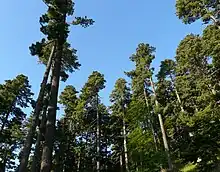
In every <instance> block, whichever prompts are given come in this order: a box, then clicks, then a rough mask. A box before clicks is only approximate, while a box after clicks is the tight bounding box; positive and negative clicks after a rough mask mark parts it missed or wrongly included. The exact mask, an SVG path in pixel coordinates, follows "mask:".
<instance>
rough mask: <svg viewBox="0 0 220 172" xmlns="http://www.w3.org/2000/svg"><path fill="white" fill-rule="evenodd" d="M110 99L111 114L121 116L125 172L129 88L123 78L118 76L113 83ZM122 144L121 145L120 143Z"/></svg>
mask: <svg viewBox="0 0 220 172" xmlns="http://www.w3.org/2000/svg"><path fill="white" fill-rule="evenodd" d="M110 100H111V102H112V103H113V105H112V107H111V109H112V114H113V115H116V116H117V117H118V118H121V121H122V124H121V131H122V133H123V134H122V137H123V155H122V156H124V159H125V169H126V172H128V171H129V164H128V150H127V131H126V109H127V107H128V103H129V101H130V90H129V88H128V87H127V86H126V81H125V79H122V78H119V79H118V80H117V81H116V83H115V88H114V90H113V91H112V94H111V95H110ZM121 146H122V145H121Z"/></svg>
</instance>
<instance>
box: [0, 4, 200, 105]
mask: <svg viewBox="0 0 220 172" xmlns="http://www.w3.org/2000/svg"><path fill="white" fill-rule="evenodd" d="M75 3H76V6H75V7H76V9H75V12H76V13H75V14H76V16H85V15H87V16H88V17H91V18H93V19H94V20H95V24H94V25H93V26H92V27H90V28H87V29H84V28H81V27H80V26H78V27H74V28H71V32H70V36H69V41H70V43H71V44H72V47H74V48H76V49H77V50H78V57H79V61H80V63H81V64H82V66H81V68H80V70H79V71H77V72H75V73H73V74H72V75H71V76H70V78H69V79H68V81H67V82H66V83H61V90H62V89H63V88H64V87H65V85H66V84H72V85H74V86H75V87H76V88H77V89H78V90H79V89H81V87H82V86H83V84H84V83H85V82H86V80H87V78H88V76H89V74H91V72H92V71H93V70H98V71H100V72H101V73H103V74H104V75H105V79H106V80H107V83H106V88H105V89H104V90H103V91H102V93H101V96H102V101H103V102H104V103H105V104H108V98H109V94H110V92H111V90H112V89H113V86H114V83H115V81H116V80H117V79H118V78H119V77H125V76H124V71H128V70H130V69H132V63H131V62H130V61H129V56H130V55H131V54H132V53H134V52H135V49H136V47H137V45H138V44H139V43H141V42H144V43H149V44H151V45H152V46H155V47H156V49H157V52H156V59H155V61H154V63H153V64H154V66H155V67H158V66H159V65H160V61H161V60H163V59H165V58H172V57H174V55H175V50H176V47H177V45H178V43H179V42H180V40H181V39H183V38H184V36H186V34H189V33H201V31H202V28H203V26H202V24H201V23H200V22H197V23H195V24H192V25H184V24H183V23H182V22H181V21H180V20H179V19H178V18H177V17H176V16H175V0H166V1H164V0H163V1H156V0H155V1H149V0H76V1H75ZM45 10H46V8H45V5H44V4H43V3H42V1H41V0H31V1H30V0H20V1H17V0H14V1H13V0H7V1H4V3H3V4H2V5H1V7H0V16H1V17H0V18H1V27H0V47H1V50H0V83H3V81H4V80H6V79H11V78H14V77H15V76H16V75H18V74H21V73H23V74H25V75H27V76H28V77H29V80H30V83H31V85H32V89H33V91H34V92H35V94H37V93H38V91H39V86H40V82H41V79H42V75H43V72H44V66H42V65H39V64H38V63H37V58H36V57H32V56H31V55H30V53H29V49H28V47H29V46H30V44H31V43H33V42H35V41H38V40H40V38H41V37H42V35H41V33H40V31H39V27H40V26H39V23H38V20H39V17H40V16H41V14H43V13H44V12H45Z"/></svg>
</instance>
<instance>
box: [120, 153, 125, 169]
mask: <svg viewBox="0 0 220 172" xmlns="http://www.w3.org/2000/svg"><path fill="white" fill-rule="evenodd" d="M119 158H120V169H121V172H123V171H124V170H123V157H122V154H120V157H119Z"/></svg>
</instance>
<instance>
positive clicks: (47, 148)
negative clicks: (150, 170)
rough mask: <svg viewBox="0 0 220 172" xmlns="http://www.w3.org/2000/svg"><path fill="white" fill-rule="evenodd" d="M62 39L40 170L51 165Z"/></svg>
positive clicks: (58, 50)
mask: <svg viewBox="0 0 220 172" xmlns="http://www.w3.org/2000/svg"><path fill="white" fill-rule="evenodd" d="M63 43H64V41H63V40H60V41H58V45H57V53H56V56H55V59H54V69H53V71H52V84H51V95H50V100H49V106H48V115H47V123H46V132H45V144H44V147H43V152H42V160H41V172H50V170H51V166H52V151H53V143H54V136H55V123H56V111H57V96H58V90H59V83H60V70H61V59H62V54H63V52H62V51H63Z"/></svg>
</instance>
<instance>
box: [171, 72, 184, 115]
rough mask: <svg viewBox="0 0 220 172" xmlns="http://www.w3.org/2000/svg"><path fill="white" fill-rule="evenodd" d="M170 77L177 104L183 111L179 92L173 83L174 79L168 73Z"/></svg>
mask: <svg viewBox="0 0 220 172" xmlns="http://www.w3.org/2000/svg"><path fill="white" fill-rule="evenodd" d="M170 79H171V82H172V84H173V86H174V90H175V94H176V97H177V100H178V103H179V105H180V108H181V112H184V108H183V105H182V101H181V99H180V96H179V93H178V91H177V88H176V87H175V85H174V80H173V77H172V75H171V74H170Z"/></svg>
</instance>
